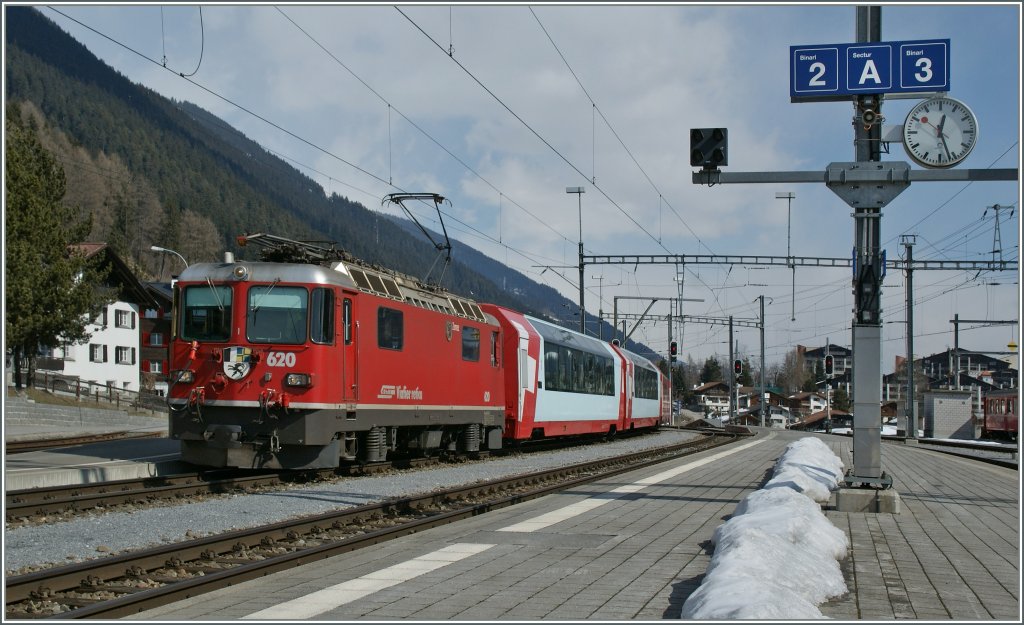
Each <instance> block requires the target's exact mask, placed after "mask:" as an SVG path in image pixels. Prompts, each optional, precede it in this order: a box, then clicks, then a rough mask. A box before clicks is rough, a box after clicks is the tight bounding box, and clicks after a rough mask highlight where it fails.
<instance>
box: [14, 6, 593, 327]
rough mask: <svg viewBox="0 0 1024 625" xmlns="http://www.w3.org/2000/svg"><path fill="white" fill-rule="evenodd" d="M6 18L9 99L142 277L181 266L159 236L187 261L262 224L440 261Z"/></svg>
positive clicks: (485, 273) (226, 130) (29, 15)
mask: <svg viewBox="0 0 1024 625" xmlns="http://www.w3.org/2000/svg"><path fill="white" fill-rule="evenodd" d="M5 18H6V22H7V23H6V35H7V40H6V42H5V46H6V88H7V94H6V95H7V99H8V105H9V106H16V107H18V109H19V110H20V112H21V115H22V117H23V118H30V119H32V120H33V123H34V127H35V128H36V129H37V132H38V134H39V137H40V141H41V142H42V143H43V145H44V146H45V147H46V148H47V149H48V150H49V151H51V152H52V153H53V154H54V156H55V157H56V158H57V159H58V161H59V162H60V163H61V164H62V165H63V167H64V170H65V174H66V177H67V189H68V192H67V195H66V198H65V201H66V203H69V204H71V205H74V206H78V207H79V208H80V210H81V211H82V212H83V213H91V214H92V216H93V231H92V232H91V234H90V238H91V239H93V240H97V241H106V242H108V243H110V244H111V246H113V247H114V249H115V250H116V251H117V252H118V254H119V255H120V256H121V257H122V258H125V259H126V260H128V261H129V262H130V263H132V264H133V266H135V267H137V268H138V270H139V271H140V272H142V273H144V274H147V276H145V277H152V278H158V277H159V278H164V279H166V278H167V276H168V275H169V274H170V271H171V270H172V269H176V268H175V267H173V262H175V261H174V260H173V259H168V258H167V257H166V256H164V255H159V254H154V253H152V252H151V251H149V247H150V246H151V245H160V246H162V247H167V248H171V249H174V250H177V251H179V252H181V253H182V254H183V255H185V256H186V257H187V258H188V259H189V261H190V262H198V261H204V260H214V259H217V258H220V257H221V255H222V253H223V252H224V251H232V252H234V253H235V254H236V257H238V258H253V257H254V255H255V251H253V250H247V249H245V248H238V247H237V244H236V242H235V237H236V236H237V235H239V234H242V233H252V232H269V233H272V234H276V235H279V236H284V237H289V238H295V239H307V240H318V241H334V242H336V243H337V244H338V246H339V247H341V248H344V249H346V250H348V251H349V252H351V253H352V254H354V255H355V256H357V257H360V258H363V259H365V260H367V261H369V262H372V263H376V264H379V265H383V266H386V267H392V268H394V269H396V270H398V271H401V272H404V273H407V274H410V275H413V276H417V277H422V273H423V269H424V268H425V267H430V266H431V265H432V264H433V263H434V262H435V260H436V257H437V251H436V250H435V248H434V247H433V246H432V245H430V244H429V242H427V241H426V240H425V238H424V237H423V236H422V234H421V233H419V232H418V231H410V230H409V229H407V228H405V227H403V225H402V224H399V223H396V222H395V221H393V220H391V219H384V218H381V217H380V214H379V213H376V212H373V211H370V210H368V209H367V208H366V207H364V206H363V205H361V204H358V203H356V202H352V201H350V200H349V199H347V198H345V197H341V196H338V195H336V194H331V195H327V194H325V193H324V190H323V189H322V188H321V187H320V185H319V184H317V183H316V182H315V181H314V180H313V179H311V178H310V177H309V176H306V175H304V174H303V173H301V172H300V171H298V170H296V169H295V168H294V167H292V166H291V165H290V164H289V163H287V162H285V161H283V160H282V159H280V158H278V157H277V156H275V155H274V154H272V153H270V152H268V151H267V150H265V149H264V148H262V147H261V146H260V145H258V144H257V143H255V142H253V141H251V140H250V139H248V138H247V137H245V136H244V135H242V134H241V133H239V132H237V131H236V130H234V129H233V128H231V127H230V126H228V125H227V124H226V123H225V122H223V121H222V120H220V119H218V118H217V117H216V116H214V115H212V114H210V113H209V112H207V111H204V110H202V109H200V108H199V107H197V106H195V105H194V104H191V103H188V102H176V101H173V100H169V99H167V98H164V97H163V96H160V95H159V94H157V93H155V92H153V91H152V90H150V89H148V88H146V87H142V86H140V85H137V84H135V83H132V82H131V81H129V80H128V79H126V78H125V77H124V76H123V75H121V74H120V73H118V72H117V71H115V70H113V69H112V68H110V67H108V66H107V65H105V64H104V63H103V62H102V61H100V60H99V59H97V58H96V57H95V56H94V55H93V54H92V53H90V52H89V50H88V49H87V48H85V47H84V46H83V45H81V44H80V43H78V42H77V41H75V40H74V39H72V38H71V37H70V36H68V35H67V33H65V32H64V31H62V30H61V29H60V28H59V27H58V26H57V25H56V24H55V23H54V22H52V21H51V20H50V19H49V18H48V17H46V16H45V15H44V14H43V13H41V12H40V11H38V10H36V9H34V8H30V7H11V6H8V7H5ZM340 123H344V120H340ZM431 191H432V190H431ZM453 259H454V263H453V265H452V267H451V268H450V269H449V270H448V272H447V274H446V278H445V280H444V283H443V286H445V287H446V288H448V289H450V290H451V291H454V292H456V293H459V294H462V295H465V296H468V297H472V298H474V299H477V300H480V301H490V302H495V303H498V304H501V305H505V306H509V307H512V308H515V309H518V310H522V311H524V312H528V313H531V314H538V315H544V316H551V317H561V318H563V319H564V318H565V317H566V315H567V311H566V307H565V306H566V305H568V306H569V308H570V311H569V312H568V314H569V315H572V314H573V313H574V312H575V311H576V310H577V308H576V306H575V305H574V304H573V303H572V302H570V301H569V300H567V299H565V298H563V297H561V296H560V295H558V293H557V292H556V291H555V290H554V289H552V288H550V287H547V286H543V285H540V284H537V283H535V282H533V281H531V280H529V279H528V278H526V277H525V276H523V275H522V274H519V273H517V272H515V271H512V270H509V269H508V268H506V267H504V266H503V265H501V264H500V263H497V262H495V261H493V260H491V259H487V258H486V257H483V256H482V255H480V254H479V253H478V252H475V251H473V250H471V249H470V248H468V247H467V246H464V245H459V244H455V250H454V253H453ZM471 267H472V268H471ZM588 317H589V315H588ZM591 327H593V328H596V325H591ZM610 331H611V330H610V326H606V328H605V331H604V336H605V337H606V338H607V337H609V336H610Z"/></svg>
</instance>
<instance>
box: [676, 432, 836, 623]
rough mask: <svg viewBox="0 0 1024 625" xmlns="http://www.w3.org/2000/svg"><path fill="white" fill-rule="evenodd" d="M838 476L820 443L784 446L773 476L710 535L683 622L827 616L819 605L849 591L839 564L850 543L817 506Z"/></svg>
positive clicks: (832, 457) (831, 455)
mask: <svg viewBox="0 0 1024 625" xmlns="http://www.w3.org/2000/svg"><path fill="white" fill-rule="evenodd" d="M842 477H843V463H842V462H841V461H840V460H839V458H838V457H837V456H836V455H835V454H834V453H833V452H832V450H831V449H829V447H828V445H826V444H825V443H823V442H822V441H821V440H820V439H818V438H814V437H807V438H802V439H800V440H797V441H794V442H792V443H790V444H789V445H787V446H786V451H785V452H783V454H782V456H780V457H779V459H778V461H776V463H775V470H774V472H773V474H772V479H771V480H769V482H768V483H767V484H765V486H764V488H762V489H760V490H757V491H754V492H753V493H751V494H749V495H747V496H746V497H745V498H744V499H743V500H742V501H740V503H739V504H738V505H737V506H736V511H735V512H734V513H733V515H732V517H730V518H729V520H728V521H726V522H725V523H723V524H722V525H720V526H719V527H718V528H717V529H716V530H715V533H714V536H713V537H712V542H714V544H715V553H714V555H713V556H712V557H711V564H710V565H708V570H707V571H706V572H705V574H704V581H703V582H702V583H701V585H700V587H699V588H697V590H696V591H694V593H693V594H692V595H690V597H689V598H688V599H687V600H686V603H685V604H683V609H682V614H681V616H682V618H685V619H698V620H720V619H773V620H792V619H812V618H819V619H820V618H825V616H824V615H823V614H822V613H821V611H820V610H818V607H817V606H818V605H819V604H821V603H824V602H825V601H827V600H828V599H830V598H832V597H838V596H840V595H843V594H845V593H846V592H847V588H846V582H845V581H844V580H843V573H842V571H841V570H840V568H839V561H840V560H842V559H843V558H845V557H846V552H847V550H848V549H849V540H848V539H847V536H846V534H845V533H844V532H843V531H842V530H840V529H839V528H837V527H836V526H835V525H832V522H831V521H829V520H828V519H827V518H826V517H825V515H824V513H822V511H821V507H820V504H821V503H824V502H827V501H828V498H829V495H830V493H831V492H832V491H833V490H835V489H836V488H837V487H838V485H839V481H840V480H841V479H842Z"/></svg>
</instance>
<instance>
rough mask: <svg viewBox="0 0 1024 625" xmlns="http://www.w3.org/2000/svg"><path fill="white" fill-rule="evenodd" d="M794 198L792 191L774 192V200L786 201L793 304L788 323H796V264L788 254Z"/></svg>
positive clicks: (787, 245) (788, 260)
mask: <svg viewBox="0 0 1024 625" xmlns="http://www.w3.org/2000/svg"><path fill="white" fill-rule="evenodd" d="M795 197H796V193H793V192H792V191H776V192H775V199H777V200H786V262H787V263H788V264H789V267H790V268H791V269H792V270H793V295H792V298H793V304H792V306H793V307H792V312H791V313H790V319H789V320H790V321H796V264H795V263H794V262H793V254H792V253H791V252H790V232H791V231H792V208H793V198H795Z"/></svg>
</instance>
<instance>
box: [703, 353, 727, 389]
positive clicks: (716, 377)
mask: <svg viewBox="0 0 1024 625" xmlns="http://www.w3.org/2000/svg"><path fill="white" fill-rule="evenodd" d="M700 381H701V383H702V384H707V383H709V382H721V381H722V365H720V364H719V363H718V359H717V358H715V357H714V356H711V357H709V358H708V359H707V360H705V361H704V369H702V370H701V372H700Z"/></svg>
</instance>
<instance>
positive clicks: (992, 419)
mask: <svg viewBox="0 0 1024 625" xmlns="http://www.w3.org/2000/svg"><path fill="white" fill-rule="evenodd" d="M983 401H984V406H985V416H984V423H983V425H982V436H984V437H986V438H1001V439H1009V440H1011V441H1015V440H1017V433H1018V418H1019V416H1020V389H1019V388H1007V389H996V390H991V391H989V392H987V393H985V397H984V400H983Z"/></svg>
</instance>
